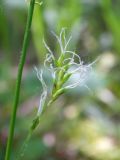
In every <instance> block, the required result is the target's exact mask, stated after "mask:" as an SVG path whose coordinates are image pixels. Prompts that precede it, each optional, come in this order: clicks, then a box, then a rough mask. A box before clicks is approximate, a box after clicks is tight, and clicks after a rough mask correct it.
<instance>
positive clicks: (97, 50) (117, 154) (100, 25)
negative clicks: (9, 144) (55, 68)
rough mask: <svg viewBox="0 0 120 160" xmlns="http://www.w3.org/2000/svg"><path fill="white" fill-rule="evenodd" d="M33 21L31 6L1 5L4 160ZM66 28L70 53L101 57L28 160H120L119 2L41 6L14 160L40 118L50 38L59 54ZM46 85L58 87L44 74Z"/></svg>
mask: <svg viewBox="0 0 120 160" xmlns="http://www.w3.org/2000/svg"><path fill="white" fill-rule="evenodd" d="M26 18H27V5H26V3H25V1H24V0H1V1H0V160H3V159H4V154H5V148H6V141H7V136H8V131H9V122H10V115H11V111H12V104H13V98H14V90H15V80H16V74H17V66H18V62H19V57H20V52H21V46H22V41H23V35H24V30H25V25H26ZM62 27H66V28H67V30H66V32H67V35H68V36H69V35H72V40H71V43H70V45H69V49H70V50H72V51H76V53H77V54H79V55H80V56H81V59H82V60H83V61H84V62H85V63H91V62H93V61H94V60H95V59H97V58H98V57H99V60H98V61H97V62H96V64H95V65H94V66H93V73H92V74H91V76H90V77H89V78H88V81H87V85H88V87H89V88H90V90H91V91H89V90H87V89H86V88H85V87H77V88H76V89H73V90H70V91H69V92H67V93H66V94H64V95H63V96H61V97H60V98H59V99H58V100H57V101H56V102H55V103H54V104H53V105H52V106H51V108H49V109H48V111H47V113H45V115H44V116H43V117H42V119H41V123H40V126H39V128H38V129H37V130H36V131H35V133H34V135H33V137H32V138H31V140H30V142H29V145H28V147H27V151H26V154H25V157H24V158H23V159H25V160H120V0H49V1H48V0H43V5H42V6H41V7H40V6H39V5H36V6H35V12H34V18H33V23H32V29H31V40H30V45H29V48H28V53H27V60H26V64H25V67H24V72H23V79H22V85H21V95H20V104H19V109H18V113H17V121H16V126H15V136H14V142H13V149H12V156H11V159H15V157H16V155H17V153H18V152H19V150H20V146H21V145H22V144H23V142H24V139H25V137H26V135H27V131H28V128H29V126H30V124H31V121H32V119H33V117H34V116H35V114H36V111H37V107H38V104H39V97H40V94H41V89H42V87H41V84H40V82H39V81H38V80H37V78H36V74H35V73H34V70H33V67H34V66H40V67H41V68H42V67H43V60H44V58H45V55H46V53H47V51H46V49H45V47H44V45H43V38H44V39H45V41H46V42H47V44H48V45H49V46H50V48H51V49H52V50H53V51H54V53H55V54H58V52H57V51H58V47H57V43H56V40H55V38H54V36H53V35H52V34H51V31H54V32H55V33H57V34H59V32H60V30H61V28H62ZM45 73H46V74H45V75H44V76H45V80H46V83H47V84H48V85H49V87H50V86H51V82H50V76H49V73H48V72H45Z"/></svg>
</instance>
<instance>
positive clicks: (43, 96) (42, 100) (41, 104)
mask: <svg viewBox="0 0 120 160" xmlns="http://www.w3.org/2000/svg"><path fill="white" fill-rule="evenodd" d="M34 69H35V71H36V73H37V78H38V79H39V80H40V82H41V84H42V87H43V92H42V94H41V96H40V101H39V107H38V112H37V114H38V115H40V114H41V113H42V111H43V107H44V105H45V101H46V98H47V86H46V84H45V82H44V80H43V71H42V70H41V71H38V69H37V68H36V67H35V68H34Z"/></svg>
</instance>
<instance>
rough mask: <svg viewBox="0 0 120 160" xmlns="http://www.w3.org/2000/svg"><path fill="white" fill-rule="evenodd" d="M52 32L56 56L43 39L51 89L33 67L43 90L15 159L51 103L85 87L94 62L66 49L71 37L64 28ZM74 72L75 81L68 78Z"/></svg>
mask: <svg viewBox="0 0 120 160" xmlns="http://www.w3.org/2000/svg"><path fill="white" fill-rule="evenodd" d="M53 34H54V36H55V38H56V39H57V42H58V44H59V48H60V52H59V56H58V57H55V55H54V53H53V52H52V51H51V49H50V48H49V46H48V45H47V44H46V42H45V41H43V43H44V46H45V48H46V49H47V51H48V53H47V54H46V58H45V60H44V67H45V68H46V69H48V70H49V72H50V73H51V78H52V89H51V91H49V87H47V84H46V82H45V81H44V78H43V70H42V69H41V70H39V69H38V68H37V67H35V68H34V69H35V72H36V75H37V78H38V79H39V81H40V82H41V84H42V88H43V92H42V94H41V96H40V101H39V105H38V110H37V113H36V116H35V118H34V119H33V121H32V123H31V126H30V128H29V132H28V136H27V138H26V140H25V142H24V144H23V146H22V148H21V150H20V154H18V158H17V160H18V159H21V158H23V156H24V154H25V151H26V148H27V145H28V142H29V140H30V138H31V136H32V134H33V132H34V131H35V129H36V128H37V127H38V126H39V124H40V120H41V116H42V115H43V114H44V112H45V111H46V110H47V108H49V107H50V106H51V105H52V103H53V102H54V101H55V100H57V99H58V98H59V97H60V96H61V95H63V94H64V93H65V92H66V91H67V90H69V89H72V88H75V87H77V86H81V85H84V86H85V87H87V85H86V84H85V81H86V79H87V77H88V75H89V74H90V73H91V70H92V65H93V63H94V62H93V63H91V64H87V65H85V64H84V63H83V61H81V58H80V56H79V55H78V54H76V53H75V52H73V51H69V50H68V49H67V48H68V45H69V42H70V40H71V38H72V37H69V38H68V39H66V35H65V29H64V28H62V30H61V32H60V35H56V34H55V33H53ZM57 55H58V54H57ZM75 74H77V77H78V78H77V79H75V82H71V81H70V79H71V78H72V77H73V76H74V75H75ZM87 88H88V87H87ZM88 89H89V88H88Z"/></svg>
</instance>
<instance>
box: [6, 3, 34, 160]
mask: <svg viewBox="0 0 120 160" xmlns="http://www.w3.org/2000/svg"><path fill="white" fill-rule="evenodd" d="M34 5H35V0H31V1H30V6H29V9H28V18H27V24H26V29H25V35H24V40H23V47H22V52H21V57H20V61H19V65H18V75H17V80H16V90H15V98H14V104H13V111H12V117H11V123H10V130H9V137H8V141H7V149H6V154H5V160H9V159H10V154H11V147H12V142H13V136H14V128H15V121H16V112H17V107H18V103H19V96H20V86H21V79H22V72H23V67H24V63H25V59H26V53H27V48H28V44H29V36H30V28H31V23H32V17H33V11H34Z"/></svg>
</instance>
